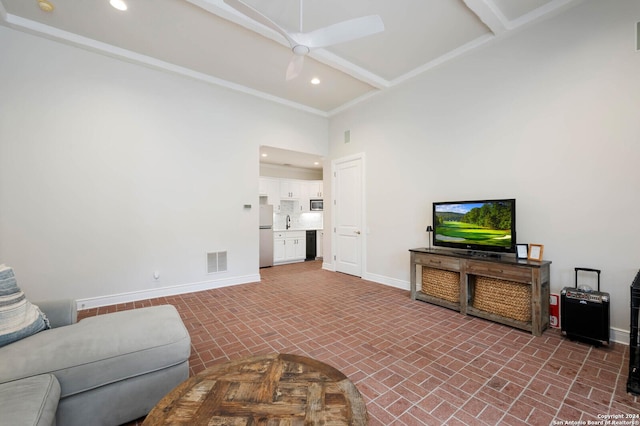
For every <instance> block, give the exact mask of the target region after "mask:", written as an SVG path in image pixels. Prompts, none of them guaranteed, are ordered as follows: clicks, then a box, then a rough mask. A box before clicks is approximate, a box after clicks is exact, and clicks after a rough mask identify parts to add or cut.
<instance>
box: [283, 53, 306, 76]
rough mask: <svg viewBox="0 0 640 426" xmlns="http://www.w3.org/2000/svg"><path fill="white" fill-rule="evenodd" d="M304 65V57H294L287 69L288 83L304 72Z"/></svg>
mask: <svg viewBox="0 0 640 426" xmlns="http://www.w3.org/2000/svg"><path fill="white" fill-rule="evenodd" d="M303 65H304V56H299V55H293V57H292V58H291V62H289V66H288V67H287V81H289V80H293V79H294V78H296V77H297V76H299V75H300V73H301V72H302V66H303Z"/></svg>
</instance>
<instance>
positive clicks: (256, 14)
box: [223, 0, 298, 47]
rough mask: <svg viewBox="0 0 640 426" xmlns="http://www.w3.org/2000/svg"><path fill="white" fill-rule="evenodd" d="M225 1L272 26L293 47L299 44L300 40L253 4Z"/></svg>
mask: <svg viewBox="0 0 640 426" xmlns="http://www.w3.org/2000/svg"><path fill="white" fill-rule="evenodd" d="M223 1H224V2H225V3H226V4H227V5H228V6H229V7H232V8H233V9H235V10H237V11H238V12H240V13H242V14H243V15H245V16H246V17H248V18H250V19H253V20H254V21H256V22H258V23H260V24H262V25H264V26H265V27H268V28H271V29H272V30H273V31H275V32H277V33H278V34H280V35H282V36H283V37H284V38H286V39H287V41H288V42H289V45H291V47H293V46H295V45H296V44H298V42H296V41H295V40H294V39H293V38H292V37H291V35H289V33H288V32H286V31H285V30H284V29H283V28H281V27H280V26H279V25H278V24H276V23H275V22H273V21H272V20H271V19H269V18H267V17H266V16H264V15H263V14H262V13H260V12H258V11H257V10H256V9H254V8H253V7H251V6H249V5H248V4H245V3H243V2H241V1H240V0H223Z"/></svg>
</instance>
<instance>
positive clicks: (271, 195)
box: [258, 177, 280, 211]
mask: <svg viewBox="0 0 640 426" xmlns="http://www.w3.org/2000/svg"><path fill="white" fill-rule="evenodd" d="M258 186H259V190H260V195H262V196H264V195H266V196H267V202H268V203H269V204H272V205H273V206H274V207H273V208H274V210H275V211H278V210H279V208H280V179H275V178H268V177H261V178H260V179H259V180H258Z"/></svg>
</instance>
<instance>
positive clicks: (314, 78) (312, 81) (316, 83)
mask: <svg viewBox="0 0 640 426" xmlns="http://www.w3.org/2000/svg"><path fill="white" fill-rule="evenodd" d="M311 84H314V85H318V84H320V79H319V78H318V77H313V78H312V79H311Z"/></svg>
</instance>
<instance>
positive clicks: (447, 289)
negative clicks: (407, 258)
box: [422, 267, 460, 303]
mask: <svg viewBox="0 0 640 426" xmlns="http://www.w3.org/2000/svg"><path fill="white" fill-rule="evenodd" d="M422 292H423V293H424V294H428V295H429V296H433V297H437V298H440V299H444V300H448V301H449V302H453V303H460V273H459V272H453V271H445V270H442V269H433V268H427V267H423V268H422Z"/></svg>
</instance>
